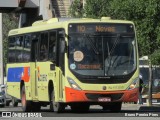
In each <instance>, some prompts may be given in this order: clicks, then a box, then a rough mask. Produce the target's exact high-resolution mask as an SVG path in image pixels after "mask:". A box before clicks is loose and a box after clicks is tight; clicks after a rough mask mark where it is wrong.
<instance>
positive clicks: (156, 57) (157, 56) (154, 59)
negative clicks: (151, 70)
mask: <svg viewBox="0 0 160 120" xmlns="http://www.w3.org/2000/svg"><path fill="white" fill-rule="evenodd" d="M150 60H151V63H152V65H159V61H160V49H158V50H156V51H154V53H153V54H151V55H150Z"/></svg>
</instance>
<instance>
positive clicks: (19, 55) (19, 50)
mask: <svg viewBox="0 0 160 120" xmlns="http://www.w3.org/2000/svg"><path fill="white" fill-rule="evenodd" d="M23 46H24V42H23V36H19V37H16V61H17V62H23Z"/></svg>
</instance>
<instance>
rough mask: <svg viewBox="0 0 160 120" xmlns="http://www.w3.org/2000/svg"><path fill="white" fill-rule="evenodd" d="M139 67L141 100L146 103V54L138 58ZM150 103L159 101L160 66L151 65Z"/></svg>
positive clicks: (147, 91)
mask: <svg viewBox="0 0 160 120" xmlns="http://www.w3.org/2000/svg"><path fill="white" fill-rule="evenodd" d="M139 69H140V74H141V75H142V79H141V81H142V82H141V83H142V85H141V87H142V90H141V94H142V102H143V103H147V99H148V97H149V62H148V56H143V57H141V58H139ZM152 103H153V104H157V103H160V66H158V65H152Z"/></svg>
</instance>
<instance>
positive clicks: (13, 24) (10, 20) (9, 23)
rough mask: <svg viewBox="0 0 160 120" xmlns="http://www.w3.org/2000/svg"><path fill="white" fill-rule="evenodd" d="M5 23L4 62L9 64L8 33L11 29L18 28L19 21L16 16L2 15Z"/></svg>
mask: <svg viewBox="0 0 160 120" xmlns="http://www.w3.org/2000/svg"><path fill="white" fill-rule="evenodd" d="M2 15H3V16H2V22H3V26H2V27H3V56H4V57H3V62H4V64H6V63H7V47H8V32H9V30H11V29H15V28H18V19H16V18H15V16H14V14H11V13H10V14H7V13H3V14H2Z"/></svg>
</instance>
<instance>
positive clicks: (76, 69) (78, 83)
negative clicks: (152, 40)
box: [6, 17, 139, 112]
mask: <svg viewBox="0 0 160 120" xmlns="http://www.w3.org/2000/svg"><path fill="white" fill-rule="evenodd" d="M137 48H138V47H137V39H136V33H135V26H134V23H133V22H131V21H123V20H113V19H110V18H108V17H102V18H101V19H90V18H81V19H58V18H52V19H50V20H46V21H37V22H35V23H33V25H32V26H30V27H26V28H20V29H14V30H11V31H10V32H9V41H8V63H7V71H6V72H7V92H8V94H9V95H11V96H12V97H14V98H16V99H20V100H21V103H22V109H23V111H39V110H40V107H41V106H46V105H50V110H51V111H53V110H54V111H56V112H62V111H64V110H65V107H66V106H70V107H71V109H72V110H73V111H88V110H89V107H90V105H100V106H102V108H103V110H106V109H109V110H111V111H114V112H118V111H120V110H121V106H122V102H137V100H138V88H139V69H138V67H139V62H138V60H139V58H138V50H137Z"/></svg>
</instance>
